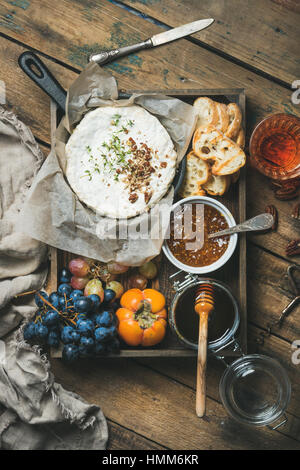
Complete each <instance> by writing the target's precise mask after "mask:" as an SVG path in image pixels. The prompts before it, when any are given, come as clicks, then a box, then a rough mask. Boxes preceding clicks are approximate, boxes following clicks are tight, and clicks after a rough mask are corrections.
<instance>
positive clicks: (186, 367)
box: [135, 326, 300, 441]
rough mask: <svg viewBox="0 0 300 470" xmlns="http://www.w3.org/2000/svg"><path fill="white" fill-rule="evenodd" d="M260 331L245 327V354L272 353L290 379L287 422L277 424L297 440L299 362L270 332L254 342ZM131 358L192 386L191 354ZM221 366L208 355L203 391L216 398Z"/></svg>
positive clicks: (284, 343)
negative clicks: (247, 342)
mask: <svg viewBox="0 0 300 470" xmlns="http://www.w3.org/2000/svg"><path fill="white" fill-rule="evenodd" d="M260 333H261V329H259V328H257V327H255V326H250V327H249V347H248V352H249V354H252V353H255V354H263V355H267V356H270V357H273V358H275V359H277V360H278V361H279V362H280V363H281V364H282V365H283V367H284V368H285V369H286V371H287V373H288V376H289V378H290V380H291V383H292V396H291V401H290V404H289V406H288V409H287V414H288V423H287V424H286V425H285V426H284V427H282V428H280V432H282V433H283V434H285V435H289V436H291V437H293V438H294V439H296V440H299V441H300V434H299V430H300V412H299V409H300V408H299V406H300V400H299V390H300V374H299V372H300V366H299V365H296V364H293V363H292V361H291V354H292V350H291V347H290V344H289V343H288V342H286V341H285V340H283V339H280V338H277V337H276V336H274V335H271V336H270V337H268V338H266V340H265V343H264V344H263V345H258V344H257V342H256V339H259V337H260ZM226 360H227V362H228V363H231V362H232V361H233V360H234V358H232V360H231V361H230V360H229V359H228V358H227V359H226ZM135 361H136V362H138V363H139V364H142V365H144V366H146V367H150V368H151V369H154V370H156V371H158V372H160V373H162V374H163V375H166V376H168V377H170V378H171V379H175V380H177V381H179V382H180V383H183V384H185V385H187V386H189V387H191V388H192V389H195V384H196V359H194V358H189V359H187V358H178V360H175V359H173V358H170V360H168V361H166V360H165V359H161V360H158V359H153V360H149V359H136V360H135ZM224 369H225V368H224V365H223V364H222V363H221V362H220V361H218V360H216V359H214V358H212V357H210V358H209V360H208V366H207V394H208V396H209V397H211V398H213V399H214V400H217V401H220V397H219V392H218V388H219V382H220V379H221V376H222V374H223V372H224ZM208 418H209V416H208Z"/></svg>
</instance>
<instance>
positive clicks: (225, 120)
mask: <svg viewBox="0 0 300 470" xmlns="http://www.w3.org/2000/svg"><path fill="white" fill-rule="evenodd" d="M216 107H217V111H218V122H217V124H216V128H217V129H219V130H220V131H221V132H223V133H224V132H226V131H227V129H228V126H229V114H228V112H227V106H226V104H224V103H218V102H216Z"/></svg>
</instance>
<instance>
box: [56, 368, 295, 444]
mask: <svg viewBox="0 0 300 470" xmlns="http://www.w3.org/2000/svg"><path fill="white" fill-rule="evenodd" d="M52 369H53V372H54V374H55V376H56V378H57V380H58V381H59V382H61V383H62V384H63V385H64V386H65V387H66V388H68V389H71V390H72V389H73V390H76V392H77V393H80V394H81V395H82V396H83V397H84V398H85V399H86V400H88V401H90V402H91V401H92V402H95V403H96V404H99V405H100V406H101V407H102V410H103V412H104V414H105V415H106V416H107V417H108V418H109V419H112V420H114V421H118V423H120V424H121V425H125V426H126V428H128V429H134V430H135V431H136V432H138V433H139V434H141V435H143V436H145V437H146V438H148V439H151V440H154V441H156V442H160V443H161V445H164V446H167V447H169V448H172V449H188V450H192V449H297V448H299V443H298V442H296V441H294V440H292V439H290V438H288V437H286V436H284V435H281V434H279V433H273V432H272V431H270V430H269V429H249V428H248V427H244V426H239V425H238V424H237V423H235V422H233V421H232V420H231V419H230V418H229V417H228V416H227V414H226V412H225V410H224V408H223V407H222V406H221V405H220V404H219V403H217V402H215V401H214V400H211V399H208V400H207V414H208V416H209V417H210V419H209V421H208V420H199V418H197V416H196V414H195V411H194V408H195V407H194V403H195V392H194V390H192V389H190V388H189V387H186V386H184V385H181V384H179V383H178V382H176V381H173V380H170V379H168V378H167V377H164V376H162V375H161V374H160V373H156V372H154V371H151V370H149V369H148V368H146V367H142V366H140V365H138V364H134V363H133V362H132V361H130V360H125V359H124V360H121V361H120V360H111V361H109V360H106V361H105V360H104V361H101V362H99V361H97V362H96V361H95V362H94V361H89V362H88V363H84V364H75V365H74V366H73V367H72V368H70V367H69V366H68V365H65V364H64V363H63V362H62V361H61V360H58V359H55V360H54V359H53V360H52ZM212 436H213V439H212Z"/></svg>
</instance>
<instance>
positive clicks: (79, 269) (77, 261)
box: [69, 258, 90, 277]
mask: <svg viewBox="0 0 300 470" xmlns="http://www.w3.org/2000/svg"><path fill="white" fill-rule="evenodd" d="M69 270H70V271H71V273H72V274H74V276H77V277H86V276H87V275H88V274H89V272H90V266H89V264H88V263H87V261H86V260H84V259H82V258H73V259H71V261H70V262H69Z"/></svg>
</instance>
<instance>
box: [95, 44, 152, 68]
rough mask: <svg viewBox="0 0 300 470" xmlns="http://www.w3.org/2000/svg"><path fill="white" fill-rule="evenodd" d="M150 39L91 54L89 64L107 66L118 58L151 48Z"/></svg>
mask: <svg viewBox="0 0 300 470" xmlns="http://www.w3.org/2000/svg"><path fill="white" fill-rule="evenodd" d="M152 46H153V44H152V41H151V39H147V40H146V41H143V42H139V43H138V44H133V45H132V46H125V47H120V48H119V49H113V50H111V51H103V52H99V53H98V54H91V55H90V56H89V62H91V61H94V62H97V64H101V65H103V64H107V63H108V62H111V61H112V60H114V59H118V58H119V57H123V56H125V55H128V54H132V53H133V52H137V51H141V50H142V49H148V48H150V47H152Z"/></svg>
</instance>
